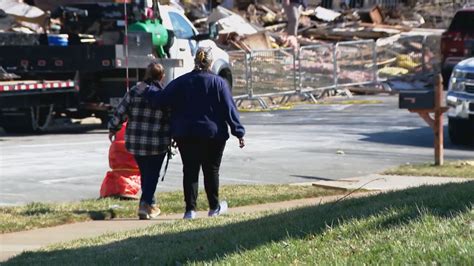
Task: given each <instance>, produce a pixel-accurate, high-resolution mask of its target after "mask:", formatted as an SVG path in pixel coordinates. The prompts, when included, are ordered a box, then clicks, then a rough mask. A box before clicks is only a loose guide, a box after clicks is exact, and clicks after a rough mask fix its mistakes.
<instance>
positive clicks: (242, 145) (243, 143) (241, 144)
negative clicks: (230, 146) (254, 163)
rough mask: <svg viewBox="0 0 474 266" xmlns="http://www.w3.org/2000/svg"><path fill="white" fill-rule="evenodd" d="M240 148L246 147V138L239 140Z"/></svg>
mask: <svg viewBox="0 0 474 266" xmlns="http://www.w3.org/2000/svg"><path fill="white" fill-rule="evenodd" d="M239 147H240V148H241V149H242V148H243V147H245V140H244V138H239Z"/></svg>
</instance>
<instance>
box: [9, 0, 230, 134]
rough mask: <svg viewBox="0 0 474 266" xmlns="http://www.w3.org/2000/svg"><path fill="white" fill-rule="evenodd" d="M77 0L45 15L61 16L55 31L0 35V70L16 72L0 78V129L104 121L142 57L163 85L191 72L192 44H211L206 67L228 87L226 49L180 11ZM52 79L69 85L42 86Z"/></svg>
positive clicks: (140, 68)
mask: <svg viewBox="0 0 474 266" xmlns="http://www.w3.org/2000/svg"><path fill="white" fill-rule="evenodd" d="M70 2H71V1H70ZM80 2H81V1H77V3H79V4H74V5H68V6H63V7H60V8H58V10H56V11H55V12H53V13H52V15H53V16H54V15H56V16H57V17H59V18H61V19H62V21H63V28H62V30H61V32H60V33H61V34H48V35H46V34H23V33H0V43H1V44H2V45H1V46H0V67H3V68H4V69H5V70H6V71H7V72H8V73H11V74H12V75H14V76H19V77H21V78H20V79H16V80H13V81H11V80H10V81H8V82H5V81H4V82H2V81H0V88H2V89H1V90H0V127H3V128H4V129H5V130H6V131H10V132H18V131H22V132H26V131H30V132H31V131H40V130H42V129H45V128H47V126H48V123H49V121H51V117H65V118H85V117H89V116H95V117H98V118H100V119H101V120H102V121H103V123H106V122H107V120H108V117H109V114H110V112H111V110H112V108H113V106H115V105H116V104H117V103H118V101H119V100H120V99H121V98H122V96H123V95H124V93H125V91H126V89H127V84H128V86H132V85H133V84H134V83H135V82H137V81H139V80H141V79H142V78H143V75H144V71H145V68H146V66H147V65H148V64H149V62H151V61H152V60H155V61H159V62H160V63H162V64H163V65H164V66H165V69H166V82H169V81H170V80H172V79H174V78H176V77H178V76H180V75H182V74H184V73H186V72H189V71H191V70H192V68H193V67H194V55H195V52H196V51H197V49H198V48H199V47H211V48H212V51H213V55H214V59H215V62H214V64H213V66H212V71H213V72H214V73H216V74H218V75H220V76H222V77H223V78H224V79H226V80H227V81H228V82H229V83H230V85H231V86H232V72H231V68H230V64H229V56H228V54H227V53H226V52H225V51H223V50H222V49H220V48H219V47H217V45H216V44H215V43H214V42H213V41H212V40H210V37H212V36H210V34H199V32H198V31H197V30H196V28H195V27H194V26H193V24H192V23H191V22H190V21H189V20H188V19H187V18H186V17H185V15H184V13H183V12H182V11H181V10H179V9H177V8H174V7H171V6H164V5H159V4H158V1H156V0H153V1H146V0H139V1H133V4H128V5H126V9H124V5H123V4H116V3H109V4H107V3H102V2H101V3H100V4H80ZM111 2H113V1H111ZM150 2H153V5H152V6H151V7H148V6H147V5H148V3H150ZM125 10H127V12H125ZM150 11H152V12H150ZM125 13H127V16H126V18H127V19H126V20H125V19H124V18H125ZM150 14H151V15H150ZM125 21H128V23H127V25H128V34H127V35H125V34H124V32H125ZM84 33H87V34H84ZM124 43H128V44H127V45H126V46H125V45H124ZM127 73H128V75H127ZM127 76H128V77H129V78H128V79H127V78H126V77H127ZM53 83H58V84H68V85H72V86H67V87H63V86H60V87H50V88H46V85H47V84H53ZM35 84H37V85H35ZM55 86H57V85H55ZM22 88H28V89H22Z"/></svg>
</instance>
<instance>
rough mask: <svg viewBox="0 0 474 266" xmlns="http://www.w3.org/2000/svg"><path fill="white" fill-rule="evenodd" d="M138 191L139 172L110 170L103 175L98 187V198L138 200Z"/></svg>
mask: <svg viewBox="0 0 474 266" xmlns="http://www.w3.org/2000/svg"><path fill="white" fill-rule="evenodd" d="M140 189H141V188H140V171H138V170H112V171H108V172H107V174H106V175H105V178H104V181H103V182H102V186H101V187H100V197H102V198H105V197H111V196H117V197H123V198H132V199H138V193H139V192H140Z"/></svg>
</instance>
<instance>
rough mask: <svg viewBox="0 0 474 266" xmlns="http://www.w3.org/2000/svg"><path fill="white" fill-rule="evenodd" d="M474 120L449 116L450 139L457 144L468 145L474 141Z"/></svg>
mask: <svg viewBox="0 0 474 266" xmlns="http://www.w3.org/2000/svg"><path fill="white" fill-rule="evenodd" d="M471 123H472V120H471V121H470V120H469V119H458V118H452V117H449V122H448V132H449V140H450V141H451V143H452V144H455V145H466V144H469V143H471V142H472V141H473V139H472V138H473V136H472V130H473V126H472V125H471Z"/></svg>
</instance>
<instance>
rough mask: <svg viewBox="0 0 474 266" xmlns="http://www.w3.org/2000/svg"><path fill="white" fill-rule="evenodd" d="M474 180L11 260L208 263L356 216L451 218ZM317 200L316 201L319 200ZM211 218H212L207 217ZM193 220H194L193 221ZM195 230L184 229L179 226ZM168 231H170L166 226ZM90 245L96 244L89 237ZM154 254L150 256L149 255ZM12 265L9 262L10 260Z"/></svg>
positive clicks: (399, 220) (471, 198) (463, 206)
mask: <svg viewBox="0 0 474 266" xmlns="http://www.w3.org/2000/svg"><path fill="white" fill-rule="evenodd" d="M472 191H474V181H470V182H466V183H461V184H445V185H439V186H425V187H419V188H412V189H408V190H404V191H398V192H390V193H385V194H379V195H376V196H370V197H365V198H358V199H349V200H344V201H341V202H339V203H328V204H323V205H317V206H311V207H303V208H299V209H293V210H290V211H287V212H281V213H277V214H272V215H268V216H263V217H260V218H253V219H252V220H247V221H240V222H239V221H235V220H232V219H226V220H222V222H224V221H226V222H227V223H226V224H223V225H222V224H221V225H217V226H212V225H209V224H208V225H204V224H203V222H204V220H201V221H199V220H198V221H191V222H187V221H183V222H177V223H173V224H171V225H168V226H167V227H166V228H168V229H167V230H168V232H169V231H172V230H173V228H174V230H176V228H178V230H176V231H177V232H174V233H173V232H172V233H162V234H159V233H153V231H154V232H156V231H158V230H160V227H163V226H166V225H162V224H158V225H155V227H152V228H150V229H148V233H149V234H148V235H146V236H139V237H134V236H133V233H132V234H128V235H127V236H125V235H124V236H123V237H126V239H123V240H120V241H116V242H112V243H108V244H98V245H95V246H94V245H93V244H91V246H89V247H79V248H77V247H70V248H68V249H67V250H58V251H42V252H35V253H24V254H21V255H20V256H18V257H16V258H13V259H11V260H10V261H9V262H10V263H17V264H22V263H33V262H34V263H35V264H48V265H51V264H62V265H64V264H80V265H88V264H96V265H101V264H108V265H115V264H143V265H145V264H146V265H148V264H152V265H156V264H176V265H178V264H179V265H181V263H186V262H191V263H193V262H194V263H202V262H209V261H210V260H215V259H219V258H223V257H225V256H230V255H232V254H237V253H239V252H241V251H244V250H252V249H256V248H258V247H260V246H262V245H265V244H269V243H275V242H278V241H282V240H285V239H288V238H292V239H302V238H305V237H310V236H314V235H318V234H322V233H324V232H325V231H326V230H329V229H328V226H327V225H331V227H332V228H335V227H338V226H339V225H340V224H344V223H347V222H349V221H351V220H353V219H360V218H364V217H369V216H374V215H381V216H378V217H382V218H380V219H376V221H374V222H373V223H372V222H371V223H370V225H367V227H365V228H364V229H363V230H376V228H387V229H389V228H392V227H395V226H398V225H403V224H408V223H411V222H413V221H414V220H416V219H418V218H419V217H420V216H421V215H422V214H423V213H424V214H426V213H428V214H431V215H434V216H439V217H453V216H456V215H458V214H459V213H462V212H468V211H469V208H471V206H472V203H473V202H474V193H472ZM315 204H317V203H315ZM394 210H396V211H394ZM207 221H208V220H207ZM191 223H194V224H191ZM190 225H193V227H194V228H197V229H193V230H189V229H188V230H183V229H181V230H180V229H179V228H180V227H186V228H189V226H190ZM165 230H166V229H165ZM89 243H94V241H91V242H89ZM150 253H153V255H152V256H149V255H147V254H150ZM7 264H8V263H7Z"/></svg>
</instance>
